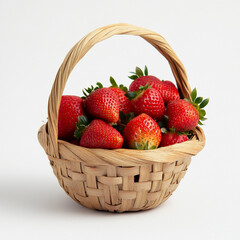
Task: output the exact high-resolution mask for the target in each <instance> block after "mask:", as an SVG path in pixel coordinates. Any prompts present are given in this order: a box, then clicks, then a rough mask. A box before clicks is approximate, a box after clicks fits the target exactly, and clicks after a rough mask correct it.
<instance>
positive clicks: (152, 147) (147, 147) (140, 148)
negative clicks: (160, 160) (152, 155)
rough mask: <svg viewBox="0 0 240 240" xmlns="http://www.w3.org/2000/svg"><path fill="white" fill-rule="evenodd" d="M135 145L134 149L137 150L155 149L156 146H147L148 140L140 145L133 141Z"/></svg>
mask: <svg viewBox="0 0 240 240" xmlns="http://www.w3.org/2000/svg"><path fill="white" fill-rule="evenodd" d="M135 146H136V149H137V150H151V149H156V148H157V147H156V146H151V147H149V146H148V141H147V142H146V144H145V145H143V146H141V145H139V144H138V143H137V142H136V143H135Z"/></svg>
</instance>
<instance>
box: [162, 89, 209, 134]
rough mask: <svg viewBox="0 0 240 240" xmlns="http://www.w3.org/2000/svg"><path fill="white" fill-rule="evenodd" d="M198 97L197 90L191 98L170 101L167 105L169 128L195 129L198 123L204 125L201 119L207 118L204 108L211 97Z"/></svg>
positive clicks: (180, 130) (178, 129)
mask: <svg viewBox="0 0 240 240" xmlns="http://www.w3.org/2000/svg"><path fill="white" fill-rule="evenodd" d="M202 100H203V98H202V97H198V98H197V90H196V89H194V90H193V91H192V93H191V100H186V99H179V100H174V101H172V102H170V103H169V104H168V105H167V111H166V115H167V116H168V119H169V122H168V128H169V129H170V128H174V129H175V131H177V132H184V131H190V130H193V129H194V128H195V127H196V126H197V125H198V123H199V124H200V125H202V122H201V120H205V118H204V116H205V115H206V112H205V110H203V109H202V108H204V107H205V106H206V105H207V104H208V101H209V99H205V100H203V101H202Z"/></svg>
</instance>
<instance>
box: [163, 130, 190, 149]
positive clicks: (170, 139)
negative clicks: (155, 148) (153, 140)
mask: <svg viewBox="0 0 240 240" xmlns="http://www.w3.org/2000/svg"><path fill="white" fill-rule="evenodd" d="M185 141H188V136H187V135H185V134H178V133H176V132H167V133H163V134H162V141H161V147H166V146H169V145H173V144H176V143H181V142H185Z"/></svg>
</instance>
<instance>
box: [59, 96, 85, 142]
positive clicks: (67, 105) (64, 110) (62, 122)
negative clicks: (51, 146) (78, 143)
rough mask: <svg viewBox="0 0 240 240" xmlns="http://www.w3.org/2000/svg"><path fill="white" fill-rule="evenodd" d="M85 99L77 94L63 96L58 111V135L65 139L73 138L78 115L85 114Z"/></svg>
mask: <svg viewBox="0 0 240 240" xmlns="http://www.w3.org/2000/svg"><path fill="white" fill-rule="evenodd" d="M83 102H84V100H83V99H81V98H80V97H77V96H70V95H65V96H62V99H61V103H60V107H59V113H58V137H59V139H63V140H70V139H72V138H73V134H74V131H75V130H76V123H77V122H78V117H79V116H81V115H83V114H85V113H84V110H83Z"/></svg>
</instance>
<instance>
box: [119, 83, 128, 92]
mask: <svg viewBox="0 0 240 240" xmlns="http://www.w3.org/2000/svg"><path fill="white" fill-rule="evenodd" d="M118 88H119V89H121V90H123V91H124V92H128V88H127V87H125V86H124V85H123V84H120V85H119V87H118Z"/></svg>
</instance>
